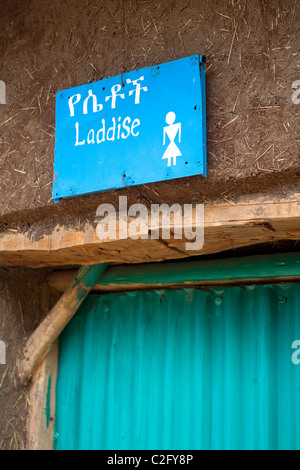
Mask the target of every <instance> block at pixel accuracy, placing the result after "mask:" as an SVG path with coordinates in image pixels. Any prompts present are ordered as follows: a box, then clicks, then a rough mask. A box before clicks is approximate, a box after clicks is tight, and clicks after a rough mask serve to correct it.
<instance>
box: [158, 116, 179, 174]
mask: <svg viewBox="0 0 300 470" xmlns="http://www.w3.org/2000/svg"><path fill="white" fill-rule="evenodd" d="M175 119H176V115H175V113H173V111H170V112H169V113H168V114H167V115H166V123H167V124H169V125H168V126H166V127H164V142H163V145H166V135H167V136H168V138H169V139H170V143H169V145H168V147H167V149H166V151H165V153H164V155H163V157H162V159H165V158H167V159H168V166H171V160H172V158H173V164H174V165H176V157H181V156H182V153H181V152H180V150H179V148H178V147H177V145H176V144H175V138H176V136H177V133H178V142H179V143H180V142H181V123H180V122H179V123H177V124H174V122H175Z"/></svg>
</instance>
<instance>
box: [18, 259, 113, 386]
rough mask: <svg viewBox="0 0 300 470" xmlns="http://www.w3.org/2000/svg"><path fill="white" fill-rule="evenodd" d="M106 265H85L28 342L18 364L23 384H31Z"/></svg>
mask: <svg viewBox="0 0 300 470" xmlns="http://www.w3.org/2000/svg"><path fill="white" fill-rule="evenodd" d="M106 266H107V265H106V264H100V265H95V266H82V267H81V268H80V269H79V271H78V273H77V275H76V277H75V279H74V280H73V281H72V282H71V285H70V287H69V288H68V289H67V290H66V291H65V292H64V294H63V295H62V296H61V297H60V299H59V300H58V302H57V303H56V305H55V306H54V307H53V308H52V310H51V311H50V313H49V314H48V315H47V316H46V318H45V319H44V320H43V321H42V323H40V325H39V326H38V327H37V329H36V330H35V331H34V332H33V334H32V335H31V336H30V338H29V340H28V341H27V343H26V345H25V348H24V350H23V354H22V356H21V358H20V361H19V362H18V375H19V381H20V384H21V385H23V384H25V383H26V382H28V381H29V380H30V379H31V378H32V375H33V373H34V372H35V370H36V369H37V367H38V366H39V364H40V363H41V362H42V360H43V359H44V358H45V357H46V355H47V354H48V352H49V351H50V349H51V346H52V344H53V343H54V341H55V340H56V339H57V338H58V336H59V335H60V333H61V332H62V330H63V329H64V328H65V326H66V325H67V323H68V322H69V321H70V320H71V318H72V317H73V316H74V315H75V313H76V311H77V310H78V308H79V307H80V305H81V304H82V302H83V301H84V299H85V298H86V296H87V295H88V293H89V292H90V291H91V289H92V288H93V287H94V286H95V284H97V282H99V280H100V278H101V276H102V275H103V273H104V271H105V269H106Z"/></svg>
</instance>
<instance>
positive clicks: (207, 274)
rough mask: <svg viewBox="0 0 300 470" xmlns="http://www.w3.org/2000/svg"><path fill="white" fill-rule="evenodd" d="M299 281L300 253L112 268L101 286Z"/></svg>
mask: <svg viewBox="0 0 300 470" xmlns="http://www.w3.org/2000/svg"><path fill="white" fill-rule="evenodd" d="M293 276H295V277H300V253H283V254H275V255H258V256H243V257H239V258H229V259H222V260H204V261H203V260H197V261H181V262H177V263H172V262H169V263H152V264H140V265H124V266H111V267H109V268H108V269H107V270H106V272H105V273H104V275H103V277H102V279H101V282H100V284H101V285H104V286H108V285H110V284H130V283H141V284H150V285H151V284H158V283H161V284H167V283H175V284H184V283H189V282H204V281H205V282H207V281H211V282H218V281H232V280H236V281H239V280H243V281H244V280H247V279H257V280H264V279H271V278H272V279H273V278H277V277H279V278H283V279H284V278H285V277H289V278H291V277H293Z"/></svg>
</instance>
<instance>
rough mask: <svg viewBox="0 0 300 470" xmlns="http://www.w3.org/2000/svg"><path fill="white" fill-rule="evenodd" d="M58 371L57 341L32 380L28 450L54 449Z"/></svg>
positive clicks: (28, 419)
mask: <svg viewBox="0 0 300 470" xmlns="http://www.w3.org/2000/svg"><path fill="white" fill-rule="evenodd" d="M57 369H58V342H57V341H56V342H55V343H54V344H53V346H52V348H51V350H50V351H49V353H48V355H47V356H46V358H45V359H44V360H43V361H42V362H41V364H40V365H39V366H38V368H37V370H36V372H35V373H34V375H33V378H32V384H31V387H30V392H29V402H30V408H29V413H28V418H27V436H28V437H27V446H26V447H27V450H52V449H53V437H54V426H55V407H56V400H55V396H56V395H55V389H56V381H57Z"/></svg>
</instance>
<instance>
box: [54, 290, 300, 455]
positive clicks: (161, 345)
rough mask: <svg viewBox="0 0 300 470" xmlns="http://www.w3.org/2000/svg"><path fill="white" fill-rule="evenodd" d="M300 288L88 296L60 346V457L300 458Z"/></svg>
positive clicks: (61, 339) (57, 410)
mask: <svg viewBox="0 0 300 470" xmlns="http://www.w3.org/2000/svg"><path fill="white" fill-rule="evenodd" d="M299 306H300V285H299V284H293V285H287V286H256V287H254V286H251V287H250V286H248V287H228V288H225V289H221V288H216V289H213V290H211V291H202V290H197V289H180V290H174V291H167V290H158V291H149V292H132V293H127V294H123V295H120V294H108V295H102V296H96V295H89V297H88V298H87V300H86V301H85V303H84V304H83V305H82V306H81V308H80V310H79V311H78V313H77V314H76V315H75V317H74V318H73V319H72V321H71V322H70V324H69V325H68V326H67V328H66V329H65V331H64V332H63V334H62V336H61V338H60V359H59V371H58V382H57V396H56V400H57V408H56V437H57V439H56V441H55V448H56V449H110V450H118V449H126V450H130V449H134V450H139V449H159V450H162V449H165V450H173V449H182V450H184V449H186V450H190V449H191V450H193V449H300V365H299V366H296V365H294V364H293V363H292V360H291V357H292V354H293V352H294V351H293V350H292V349H291V345H292V343H293V341H294V340H295V339H300V315H299V314H300V311H299V310H300V307H299Z"/></svg>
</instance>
